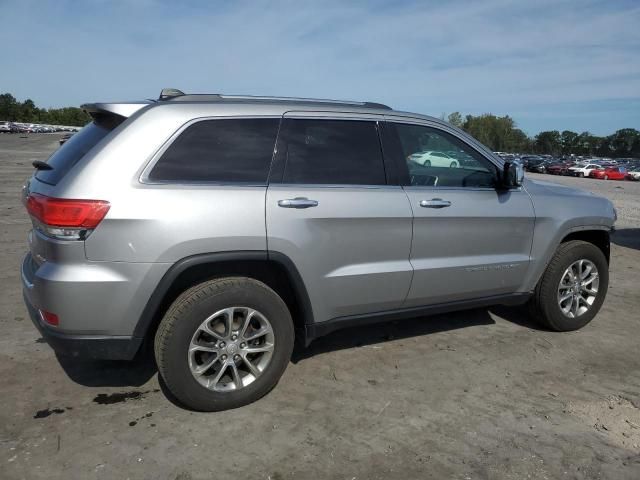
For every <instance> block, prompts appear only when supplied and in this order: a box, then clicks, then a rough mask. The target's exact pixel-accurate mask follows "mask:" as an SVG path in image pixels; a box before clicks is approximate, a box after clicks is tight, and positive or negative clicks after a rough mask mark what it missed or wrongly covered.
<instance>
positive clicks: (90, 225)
mask: <svg viewBox="0 0 640 480" xmlns="http://www.w3.org/2000/svg"><path fill="white" fill-rule="evenodd" d="M26 206H27V211H28V212H29V215H31V216H32V217H33V219H34V225H35V227H36V228H37V229H38V230H39V231H41V232H42V233H44V234H45V235H48V236H50V237H53V238H58V239H61V240H83V239H85V238H86V237H87V236H88V235H89V234H90V233H91V232H92V231H93V230H94V229H95V228H96V227H97V226H98V224H99V223H100V222H101V221H102V219H103V218H104V216H105V215H106V214H107V212H108V211H109V207H110V205H109V202H106V201H104V200H71V199H67V198H52V197H47V196H45V195H40V194H38V193H31V194H29V196H28V197H27V201H26Z"/></svg>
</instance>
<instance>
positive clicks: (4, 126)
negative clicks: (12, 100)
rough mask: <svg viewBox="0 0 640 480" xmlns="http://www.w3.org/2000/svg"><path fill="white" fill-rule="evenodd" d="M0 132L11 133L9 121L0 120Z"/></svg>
mask: <svg viewBox="0 0 640 480" xmlns="http://www.w3.org/2000/svg"><path fill="white" fill-rule="evenodd" d="M0 133H11V124H10V123H9V122H0Z"/></svg>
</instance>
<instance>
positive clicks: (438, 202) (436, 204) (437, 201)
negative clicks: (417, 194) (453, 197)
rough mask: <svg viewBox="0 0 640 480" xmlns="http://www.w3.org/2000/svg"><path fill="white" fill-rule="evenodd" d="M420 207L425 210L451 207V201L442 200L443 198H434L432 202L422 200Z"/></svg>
mask: <svg viewBox="0 0 640 480" xmlns="http://www.w3.org/2000/svg"><path fill="white" fill-rule="evenodd" d="M420 206H421V207H424V208H444V207H450V206H451V202H450V201H449V200H442V199H441V198H432V199H431V200H422V201H421V202H420Z"/></svg>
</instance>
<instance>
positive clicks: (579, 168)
mask: <svg viewBox="0 0 640 480" xmlns="http://www.w3.org/2000/svg"><path fill="white" fill-rule="evenodd" d="M602 168H604V167H602V166H601V165H597V164H595V163H588V164H587V165H576V166H575V167H571V168H570V169H569V175H572V176H574V177H588V176H589V174H590V173H591V171H592V170H601V169H602Z"/></svg>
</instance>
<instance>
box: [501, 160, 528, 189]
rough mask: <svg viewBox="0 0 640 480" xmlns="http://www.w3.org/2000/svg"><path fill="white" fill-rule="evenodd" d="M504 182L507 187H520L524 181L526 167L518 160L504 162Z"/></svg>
mask: <svg viewBox="0 0 640 480" xmlns="http://www.w3.org/2000/svg"><path fill="white" fill-rule="evenodd" d="M503 180H504V181H503V183H504V186H505V187H509V188H511V187H519V186H521V185H522V182H523V181H524V167H523V166H522V164H521V163H520V162H518V161H515V162H505V164H504V179H503Z"/></svg>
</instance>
